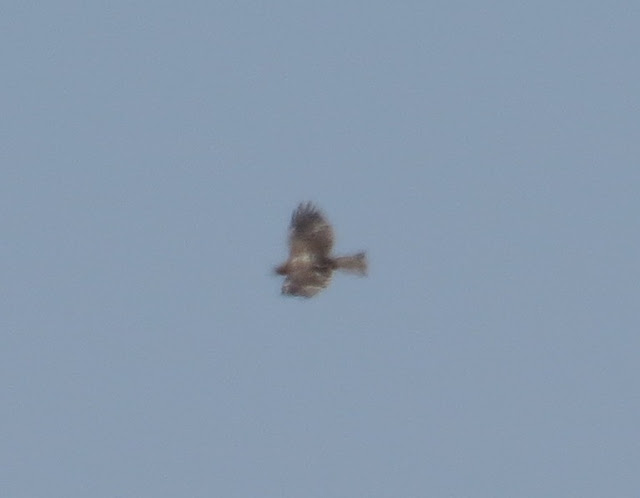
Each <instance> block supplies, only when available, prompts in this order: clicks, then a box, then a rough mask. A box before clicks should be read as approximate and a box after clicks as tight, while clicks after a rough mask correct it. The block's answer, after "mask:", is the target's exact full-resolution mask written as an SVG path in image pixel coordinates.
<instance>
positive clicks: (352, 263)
mask: <svg viewBox="0 0 640 498" xmlns="http://www.w3.org/2000/svg"><path fill="white" fill-rule="evenodd" d="M334 262H335V267H336V269H337V270H342V271H345V272H348V273H353V274H355V275H359V276H361V277H364V276H365V275H366V274H367V255H366V254H365V253H364V252H359V253H358V254H354V255H353V256H340V257H338V258H335V259H334Z"/></svg>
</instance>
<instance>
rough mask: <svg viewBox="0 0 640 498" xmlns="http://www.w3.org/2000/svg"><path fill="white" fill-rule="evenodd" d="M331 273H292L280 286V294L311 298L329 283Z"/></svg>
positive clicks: (311, 271) (308, 271) (313, 271)
mask: <svg viewBox="0 0 640 498" xmlns="http://www.w3.org/2000/svg"><path fill="white" fill-rule="evenodd" d="M331 273H332V272H331V271H330V270H324V271H315V270H312V269H309V270H307V271H299V272H292V273H290V274H289V275H287V278H286V279H285V280H284V283H283V284H282V293H283V294H289V295H291V296H302V297H312V296H315V295H316V294H317V293H318V292H320V291H321V290H322V289H325V288H326V287H327V286H328V285H329V282H331Z"/></svg>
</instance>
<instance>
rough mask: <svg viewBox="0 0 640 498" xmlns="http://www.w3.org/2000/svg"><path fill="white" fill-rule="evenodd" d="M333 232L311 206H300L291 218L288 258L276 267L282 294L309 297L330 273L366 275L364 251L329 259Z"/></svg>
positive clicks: (329, 279)
mask: <svg viewBox="0 0 640 498" xmlns="http://www.w3.org/2000/svg"><path fill="white" fill-rule="evenodd" d="M332 247H333V229H332V228H331V225H330V224H329V222H328V221H327V220H326V218H325V217H324V216H323V214H322V213H321V212H320V210H318V208H316V207H315V206H314V205H313V204H312V203H310V202H307V203H302V204H300V205H299V206H298V208H297V209H296V210H295V211H294V212H293V215H292V216H291V225H290V227H289V259H287V261H285V262H284V263H283V264H281V265H280V266H278V267H277V268H276V273H277V274H278V275H285V276H286V278H285V280H284V283H283V284H282V293H283V294H288V295H292V296H302V297H312V296H315V295H316V294H317V293H318V292H320V291H321V290H322V289H324V288H326V287H327V286H328V285H329V282H330V281H331V275H332V274H333V271H334V270H343V271H346V272H349V273H354V274H356V275H360V276H364V275H366V274H367V259H366V256H365V253H364V252H360V253H358V254H354V255H353V256H341V257H333V256H332V255H331V248H332Z"/></svg>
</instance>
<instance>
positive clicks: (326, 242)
mask: <svg viewBox="0 0 640 498" xmlns="http://www.w3.org/2000/svg"><path fill="white" fill-rule="evenodd" d="M332 247H333V229H332V228H331V225H330V224H329V222H328V221H327V220H326V218H325V217H324V215H323V214H322V213H321V212H320V210H319V209H318V208H316V207H315V206H314V205H313V204H312V203H310V202H307V203H306V204H305V203H303V204H300V205H299V206H298V208H297V209H296V210H295V211H294V212H293V215H292V216H291V227H290V232H289V252H290V257H291V258H299V257H302V258H304V259H306V260H316V261H318V260H321V259H323V258H325V257H328V256H329V253H330V252H331V248H332Z"/></svg>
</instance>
